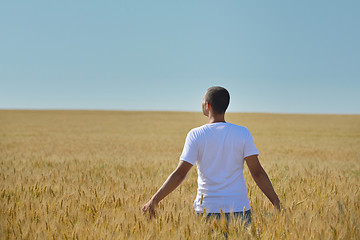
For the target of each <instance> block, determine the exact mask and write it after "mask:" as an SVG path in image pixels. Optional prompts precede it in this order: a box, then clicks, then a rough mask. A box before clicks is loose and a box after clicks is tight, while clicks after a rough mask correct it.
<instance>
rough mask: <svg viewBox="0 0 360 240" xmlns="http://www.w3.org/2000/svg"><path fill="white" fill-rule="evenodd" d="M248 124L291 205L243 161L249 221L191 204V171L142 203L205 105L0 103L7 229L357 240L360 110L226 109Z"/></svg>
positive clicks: (18, 234) (17, 233)
mask: <svg viewBox="0 0 360 240" xmlns="http://www.w3.org/2000/svg"><path fill="white" fill-rule="evenodd" d="M227 121H229V122H233V123H235V124H239V125H243V126H247V127H248V128H249V129H250V131H251V132H252V134H253V136H254V139H255V143H256V145H257V147H258V149H259V151H260V161H261V163H262V165H263V167H264V168H265V170H266V171H267V173H268V175H269V177H270V178H271V180H272V183H273V185H274V188H275V190H276V192H277V193H278V195H279V198H280V199H281V201H282V203H283V206H284V210H283V211H282V212H281V213H280V214H279V213H276V212H274V211H273V209H272V206H271V204H270V203H269V201H268V200H267V199H266V197H265V196H264V195H263V194H262V193H261V191H260V190H259V189H258V188H257V187H256V185H255V183H254V181H253V180H252V178H251V176H250V174H249V171H248V170H247V169H246V170H245V178H246V181H247V185H248V191H249V197H250V203H251V206H252V226H251V227H246V226H243V225H241V223H240V222H238V221H236V220H234V221H232V222H230V224H229V226H226V224H224V223H223V222H216V221H211V222H206V221H205V220H204V219H202V218H201V217H199V216H197V215H196V214H195V213H194V210H193V208H192V202H193V200H194V197H195V193H196V187H197V182H196V170H195V168H193V169H192V170H191V171H190V173H189V174H188V176H187V179H186V180H185V181H184V182H183V183H182V185H181V186H180V187H179V188H178V189H176V190H175V191H174V192H173V193H171V194H170V195H169V196H168V197H167V198H166V199H164V200H163V201H162V203H161V204H160V206H159V209H158V211H157V216H156V218H154V219H149V218H148V216H143V215H142V213H141V211H140V208H141V206H142V205H143V204H144V203H145V202H146V201H147V200H148V199H149V198H150V197H151V196H152V195H153V194H154V193H155V191H156V190H157V189H158V187H160V186H161V184H162V183H163V182H164V180H165V179H166V178H167V176H168V175H169V174H170V173H171V171H172V170H173V169H174V168H175V167H176V166H177V163H178V159H179V156H180V154H181V151H182V147H183V144H184V140H185V136H186V134H187V132H188V131H189V130H190V129H191V128H193V127H196V126H200V125H202V124H204V123H206V118H205V117H203V116H202V115H201V114H200V113H179V112H120V111H8V110H1V111H0V126H1V127H0V238H1V239H222V238H225V235H226V234H227V236H228V238H229V239H360V229H359V226H360V192H359V189H360V181H359V180H360V151H359V149H360V116H359V115H285V114H235V113H230V114H227Z"/></svg>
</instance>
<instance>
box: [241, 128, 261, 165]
mask: <svg viewBox="0 0 360 240" xmlns="http://www.w3.org/2000/svg"><path fill="white" fill-rule="evenodd" d="M251 155H259V151H258V150H257V148H256V147H255V143H254V139H253V137H252V135H251V133H250V131H249V130H248V137H247V140H246V141H245V144H244V158H246V157H248V156H251Z"/></svg>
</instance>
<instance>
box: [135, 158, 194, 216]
mask: <svg viewBox="0 0 360 240" xmlns="http://www.w3.org/2000/svg"><path fill="white" fill-rule="evenodd" d="M192 166H193V165H192V164H191V163H188V162H185V161H183V160H181V161H180V162H179V165H178V166H177V168H176V169H175V170H174V172H172V173H171V174H170V176H169V177H168V178H167V179H166V181H165V182H164V184H163V185H162V186H161V188H159V190H158V191H157V192H156V193H155V194H154V196H152V198H151V199H150V201H148V202H147V203H146V204H145V205H144V206H143V207H142V211H143V212H144V213H146V212H149V213H150V215H151V216H153V215H154V214H155V208H156V206H157V204H158V203H159V202H160V201H161V200H162V199H163V198H165V197H166V196H167V195H169V194H170V193H171V192H172V191H173V190H174V189H175V188H177V187H178V186H179V185H180V183H181V182H182V181H183V180H184V179H185V177H186V175H187V173H188V172H189V170H190V169H191V167H192Z"/></svg>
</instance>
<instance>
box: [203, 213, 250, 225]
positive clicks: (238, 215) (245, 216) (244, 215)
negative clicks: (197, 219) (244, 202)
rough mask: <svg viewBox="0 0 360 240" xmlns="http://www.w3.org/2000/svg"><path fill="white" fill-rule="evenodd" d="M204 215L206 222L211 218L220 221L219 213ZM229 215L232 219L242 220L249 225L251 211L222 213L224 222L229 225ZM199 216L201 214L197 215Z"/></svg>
mask: <svg viewBox="0 0 360 240" xmlns="http://www.w3.org/2000/svg"><path fill="white" fill-rule="evenodd" d="M205 214H206V220H209V219H211V218H213V217H214V218H216V219H217V220H220V219H221V213H205ZM231 214H232V215H233V216H234V218H239V219H241V220H244V221H245V222H246V224H251V211H250V210H247V211H245V212H233V213H224V216H225V219H226V222H227V223H229V221H230V217H231ZM198 215H199V216H202V215H203V213H198Z"/></svg>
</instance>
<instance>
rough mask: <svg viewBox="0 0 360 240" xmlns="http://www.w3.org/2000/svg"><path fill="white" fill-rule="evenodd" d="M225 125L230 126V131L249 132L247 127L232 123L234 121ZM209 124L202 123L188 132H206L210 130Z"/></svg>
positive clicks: (194, 133) (196, 133)
mask: <svg viewBox="0 0 360 240" xmlns="http://www.w3.org/2000/svg"><path fill="white" fill-rule="evenodd" d="M226 126H227V127H228V128H230V130H231V131H234V132H237V133H239V132H241V133H246V134H248V133H250V131H249V129H248V128H247V127H244V126H240V125H237V124H234V123H228V122H227V123H226ZM210 129H211V124H204V125H202V126H199V127H195V128H193V129H191V130H190V131H189V133H188V134H191V135H201V134H206V132H208V131H211V130H210Z"/></svg>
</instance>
